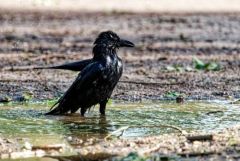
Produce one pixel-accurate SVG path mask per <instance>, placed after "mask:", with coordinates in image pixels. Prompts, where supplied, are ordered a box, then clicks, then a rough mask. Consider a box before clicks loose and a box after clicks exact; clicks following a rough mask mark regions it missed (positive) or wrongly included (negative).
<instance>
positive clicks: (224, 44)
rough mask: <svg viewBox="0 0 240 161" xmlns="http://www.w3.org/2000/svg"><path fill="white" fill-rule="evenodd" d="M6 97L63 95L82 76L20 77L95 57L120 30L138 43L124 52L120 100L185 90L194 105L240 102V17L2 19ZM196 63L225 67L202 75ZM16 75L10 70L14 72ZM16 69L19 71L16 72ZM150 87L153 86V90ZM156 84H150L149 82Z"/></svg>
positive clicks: (0, 53)
mask: <svg viewBox="0 0 240 161" xmlns="http://www.w3.org/2000/svg"><path fill="white" fill-rule="evenodd" d="M0 22H1V23H0V69H1V70H0V89H1V95H3V96H4V95H8V96H10V97H15V96H18V95H21V94H22V93H23V92H30V93H32V94H33V95H34V98H35V99H51V98H55V97H59V96H60V95H61V94H62V93H64V91H65V90H66V89H67V88H68V87H69V86H70V85H71V83H72V82H73V80H74V78H75V77H76V75H77V73H76V72H70V71H62V70H27V71H15V70H17V69H18V68H25V67H27V66H46V65H53V64H62V63H66V62H71V61H76V60H82V59H86V58H90V57H91V56H92V55H91V50H92V47H93V41H94V39H95V38H96V36H97V35H98V34H99V32H101V31H105V30H113V31H115V32H117V33H118V34H119V35H120V36H121V37H123V38H126V39H129V40H131V41H133V42H134V43H135V44H136V48H134V49H121V50H119V56H120V57H121V58H122V59H123V61H124V73H123V76H122V78H121V80H122V81H131V82H141V83H140V84H135V83H126V82H120V83H119V84H118V85H117V88H116V89H115V91H114V94H113V98H114V99H120V100H142V99H151V100H156V99H157V100H158V99H164V98H165V96H166V93H169V92H173V93H174V92H178V93H181V94H184V95H185V96H186V97H187V98H190V99H219V98H220V99H226V98H229V97H232V98H239V97H240V86H239V84H240V78H239V75H240V55H239V53H240V48H239V43H240V36H239V35H240V24H239V22H240V16H239V14H237V13H235V14H223V13H222V14H197V13H196V14H132V13H60V12H54V13H51V12H47V13H34V12H32V13H29V12H28V13H24V12H16V13H13V12H3V11H2V12H1V13H0ZM193 57H197V58H198V59H200V60H202V61H204V62H217V63H218V64H219V65H220V67H221V69H220V70H218V71H206V70H198V71H197V70H196V69H195V67H194V64H193ZM9 69H10V70H9ZM11 69H13V70H11ZM146 83H147V84H146ZM149 83H150V84H149Z"/></svg>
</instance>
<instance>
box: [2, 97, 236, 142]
mask: <svg viewBox="0 0 240 161" xmlns="http://www.w3.org/2000/svg"><path fill="white" fill-rule="evenodd" d="M49 107H50V106H49V105H47V103H34V104H31V103H29V104H14V103H13V104H9V105H6V104H5V105H4V104H2V105H1V106H0V108H1V110H0V134H1V135H3V136H6V137H8V138H9V137H14V138H18V137H23V138H27V139H28V140H29V141H30V142H31V143H32V144H34V145H42V144H45V143H46V140H47V141H48V144H51V143H53V144H56V143H63V142H66V138H67V137H69V136H74V137H77V138H79V139H82V140H85V139H86V138H87V139H89V138H97V139H102V138H104V137H106V136H107V135H108V134H109V133H111V132H113V131H115V130H117V129H119V128H121V127H123V126H134V128H129V129H127V130H126V131H125V132H124V133H123V135H122V137H136V136H149V135H158V134H164V133H171V132H177V131H176V130H174V129H172V128H164V127H163V128H160V127H156V128H154V127H153V126H158V125H166V124H167V125H172V126H177V127H180V128H181V129H183V130H186V131H191V130H200V131H206V132H211V131H216V130H220V129H223V128H226V127H230V126H234V125H236V124H238V123H240V117H239V115H240V110H239V105H234V104H229V103H227V102H217V101H215V102H214V101H213V102H196V101H194V102H187V103H185V104H176V103H171V102H144V103H117V102H113V103H111V104H110V105H108V107H107V113H106V114H107V116H106V117H100V116H99V113H98V107H94V108H92V109H91V110H90V111H89V112H88V113H87V114H86V117H84V118H83V117H81V116H80V114H79V113H76V114H71V115H68V116H44V115H43V114H44V113H45V112H47V110H48V109H49ZM147 126H150V127H147Z"/></svg>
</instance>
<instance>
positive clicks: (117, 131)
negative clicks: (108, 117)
mask: <svg viewBox="0 0 240 161" xmlns="http://www.w3.org/2000/svg"><path fill="white" fill-rule="evenodd" d="M157 127H164V128H172V129H174V130H177V131H178V132H180V133H181V134H182V135H187V132H186V131H185V130H182V129H181V128H179V127H176V126H172V125H149V126H147V125H143V126H136V125H133V126H124V127H121V128H119V129H117V130H116V131H113V132H112V133H110V134H109V135H107V136H106V137H105V138H104V140H105V141H107V139H108V138H110V137H111V136H113V135H115V134H117V133H119V132H121V134H120V135H118V137H120V136H122V135H123V133H124V131H126V130H127V129H129V128H157Z"/></svg>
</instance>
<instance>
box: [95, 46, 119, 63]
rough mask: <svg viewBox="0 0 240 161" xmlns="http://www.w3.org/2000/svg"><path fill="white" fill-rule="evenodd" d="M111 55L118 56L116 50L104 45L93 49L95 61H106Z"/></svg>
mask: <svg viewBox="0 0 240 161" xmlns="http://www.w3.org/2000/svg"><path fill="white" fill-rule="evenodd" d="M110 55H116V49H115V48H109V47H106V46H102V45H95V46H94V47H93V59H94V60H100V59H106V58H107V56H110Z"/></svg>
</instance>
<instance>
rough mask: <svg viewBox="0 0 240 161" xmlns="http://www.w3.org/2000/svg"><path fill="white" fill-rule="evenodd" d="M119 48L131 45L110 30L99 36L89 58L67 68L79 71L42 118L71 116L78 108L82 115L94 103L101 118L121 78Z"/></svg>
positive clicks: (121, 68) (131, 45)
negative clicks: (97, 105) (45, 116)
mask: <svg viewBox="0 0 240 161" xmlns="http://www.w3.org/2000/svg"><path fill="white" fill-rule="evenodd" d="M120 47H134V44H133V43H132V42H130V41H127V40H123V39H120V38H119V36H118V35H117V34H116V33H114V32H112V31H105V32H102V33H100V34H99V35H98V37H97V39H96V40H95V42H94V47H93V58H92V59H87V60H83V61H80V63H79V62H75V63H70V66H67V67H68V68H67V69H69V67H70V68H71V69H75V70H76V68H77V67H79V69H77V71H80V70H81V72H80V73H79V75H78V76H77V78H76V79H75V81H74V82H73V84H72V85H71V86H70V88H69V89H68V90H67V91H66V92H65V94H64V95H63V96H62V97H61V98H60V99H59V100H58V101H57V102H56V104H54V105H53V106H52V108H51V109H50V112H48V113H46V115H61V114H65V113H68V112H71V113H75V112H76V111H77V110H78V109H81V110H80V111H81V115H82V116H84V114H85V112H86V110H87V109H88V108H90V107H91V106H94V105H96V104H100V109H99V112H100V114H101V115H105V108H106V104H107V102H108V99H109V98H110V96H111V94H112V91H113V89H114V87H115V86H116V84H117V83H118V81H119V79H120V77H121V75H122V70H123V67H122V60H121V59H120V58H119V57H118V55H117V49H118V48H120ZM58 67H59V66H58ZM65 67H66V66H65ZM63 69H64V68H63Z"/></svg>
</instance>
